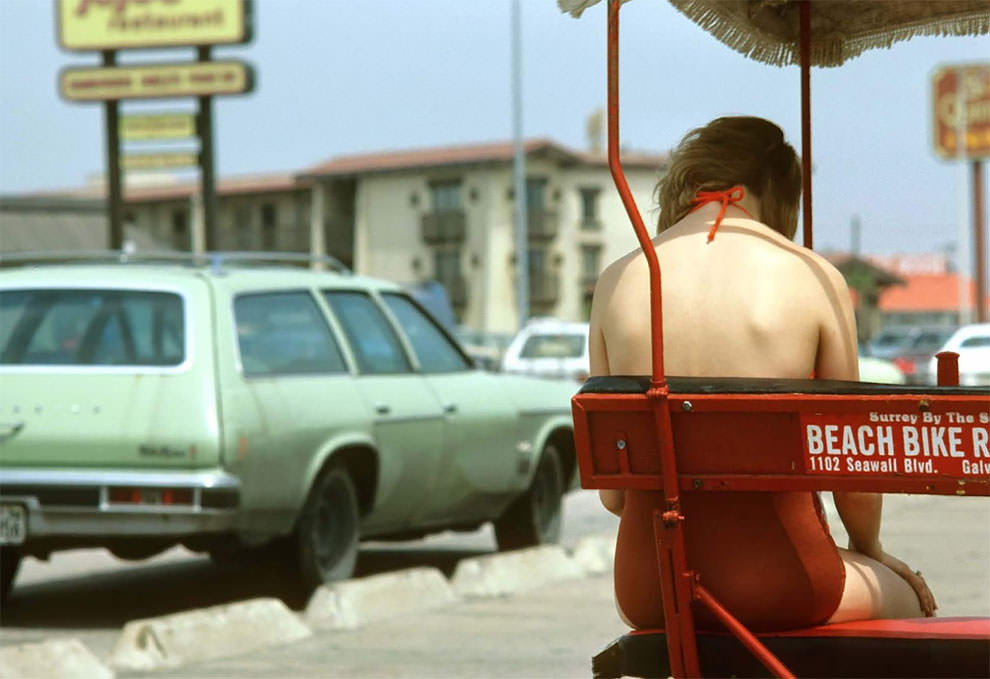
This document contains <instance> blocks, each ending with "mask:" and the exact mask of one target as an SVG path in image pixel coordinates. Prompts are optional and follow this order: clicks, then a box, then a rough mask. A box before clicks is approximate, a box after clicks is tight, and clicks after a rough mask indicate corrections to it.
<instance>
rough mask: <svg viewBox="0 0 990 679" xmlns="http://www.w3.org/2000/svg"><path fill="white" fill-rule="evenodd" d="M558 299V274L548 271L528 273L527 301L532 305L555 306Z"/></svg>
mask: <svg viewBox="0 0 990 679" xmlns="http://www.w3.org/2000/svg"><path fill="white" fill-rule="evenodd" d="M558 299H560V274H557V273H551V272H550V271H530V272H529V301H530V302H532V303H533V304H556V303H557V300H558Z"/></svg>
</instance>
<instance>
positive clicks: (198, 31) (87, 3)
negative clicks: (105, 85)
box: [55, 0, 251, 51]
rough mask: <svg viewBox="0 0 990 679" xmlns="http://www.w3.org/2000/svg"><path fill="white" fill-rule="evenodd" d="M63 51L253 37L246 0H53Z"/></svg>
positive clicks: (229, 41) (219, 42)
mask: <svg viewBox="0 0 990 679" xmlns="http://www.w3.org/2000/svg"><path fill="white" fill-rule="evenodd" d="M55 9H56V17H57V24H58V28H57V31H58V43H59V45H60V46H61V47H62V48H63V49H67V50H100V51H103V50H118V49H129V48H139V49H143V48H148V47H180V46H189V45H229V44H236V43H242V42H247V41H248V40H250V39H251V27H250V26H251V17H250V10H251V6H250V3H249V2H248V1H247V0H56V8H55Z"/></svg>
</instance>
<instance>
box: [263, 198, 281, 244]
mask: <svg viewBox="0 0 990 679" xmlns="http://www.w3.org/2000/svg"><path fill="white" fill-rule="evenodd" d="M277 236H278V233H277V231H276V223H275V205H274V204H272V203H265V204H264V205H262V206H261V249H262V250H268V251H273V250H277V249H278V242H277V241H278V238H277Z"/></svg>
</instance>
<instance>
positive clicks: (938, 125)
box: [932, 63, 990, 159]
mask: <svg viewBox="0 0 990 679" xmlns="http://www.w3.org/2000/svg"><path fill="white" fill-rule="evenodd" d="M932 103H933V105H934V111H933V121H934V136H933V141H934V144H935V152H936V153H938V154H939V155H940V156H942V157H943V158H960V159H967V158H968V159H976V158H984V157H987V156H990V63H985V64H963V65H959V66H945V67H943V68H940V69H938V70H937V71H936V72H935V73H934V74H933V75H932Z"/></svg>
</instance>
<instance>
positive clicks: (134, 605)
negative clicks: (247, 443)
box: [0, 491, 617, 658]
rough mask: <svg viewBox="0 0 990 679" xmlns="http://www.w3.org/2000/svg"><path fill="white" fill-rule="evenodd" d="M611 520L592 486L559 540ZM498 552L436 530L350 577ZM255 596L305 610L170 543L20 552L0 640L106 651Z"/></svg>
mask: <svg viewBox="0 0 990 679" xmlns="http://www.w3.org/2000/svg"><path fill="white" fill-rule="evenodd" d="M616 525H617V520H616V519H615V518H614V517H612V516H611V515H610V514H608V513H607V512H605V511H604V510H603V509H602V508H601V505H600V504H598V502H597V497H596V495H595V494H594V493H592V492H590V491H577V492H575V493H572V494H570V495H569V496H568V497H567V498H566V500H565V507H564V524H563V540H562V541H563V543H564V545H565V546H573V544H574V543H575V542H576V541H577V539H578V538H579V537H581V536H582V535H586V534H590V533H607V532H609V531H614V530H615V526H616ZM494 551H495V538H494V534H493V532H492V529H491V527H490V526H489V527H486V528H483V529H481V530H478V531H475V532H472V533H452V532H450V533H442V534H438V535H434V536H431V537H429V538H426V539H423V540H416V541H410V542H389V543H379V542H376V543H368V544H365V545H363V546H362V550H361V554H360V557H359V560H358V567H357V568H358V570H357V573H356V575H357V576H363V575H372V574H374V573H380V572H384V571H390V570H399V569H403V568H412V567H415V566H431V567H434V568H439V569H440V570H441V571H442V572H444V573H445V574H446V575H447V576H448V577H449V576H450V575H451V574H452V573H453V571H454V568H455V567H456V565H457V562H458V561H460V560H461V559H464V558H468V557H473V556H480V555H483V554H490V553H493V552H494ZM256 597H278V598H280V599H282V600H283V601H284V602H285V603H286V604H287V605H288V606H289V607H290V608H293V609H295V610H302V609H304V608H305V606H306V601H307V600H306V597H305V596H304V595H303V594H301V593H300V592H299V591H298V589H297V588H296V586H295V583H293V582H291V581H288V580H286V578H285V572H284V570H282V569H280V568H279V567H278V565H277V564H273V563H239V564H236V565H230V566H218V565H216V564H214V563H213V562H212V561H211V560H210V559H209V558H207V557H205V556H202V555H198V554H195V553H192V552H189V551H187V550H185V549H183V548H176V549H173V550H169V551H168V552H166V553H164V554H161V555H159V556H157V557H154V558H152V559H148V560H145V561H133V562H128V561H122V560H120V559H117V558H116V557H114V556H113V555H111V554H110V553H109V552H106V551H105V550H102V549H84V550H73V551H68V552H59V553H56V554H54V555H52V557H51V559H50V560H49V561H48V562H43V561H38V560H36V559H32V558H29V559H26V560H25V561H24V563H23V564H22V565H21V570H20V572H19V574H18V576H17V580H16V581H15V583H14V589H13V592H12V594H11V596H10V599H9V600H8V602H7V603H6V604H5V605H4V606H3V609H2V611H0V646H7V645H12V644H20V643H26V642H32V641H41V640H44V639H50V638H57V637H66V636H71V637H73V638H76V639H79V640H80V641H82V642H83V643H84V644H85V645H86V646H87V647H88V648H89V649H90V650H91V651H92V652H93V653H94V654H96V655H97V657H101V658H102V657H106V655H107V654H109V653H110V650H111V649H112V648H113V645H114V643H115V642H116V641H117V638H118V636H119V633H120V629H121V627H123V625H124V623H126V622H128V621H129V620H135V619H140V618H148V617H155V616H160V615H167V614H170V613H176V612H178V611H183V610H188V609H193V608H203V607H206V606H214V605H217V604H223V603H229V602H233V601H241V600H245V599H252V598H256Z"/></svg>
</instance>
